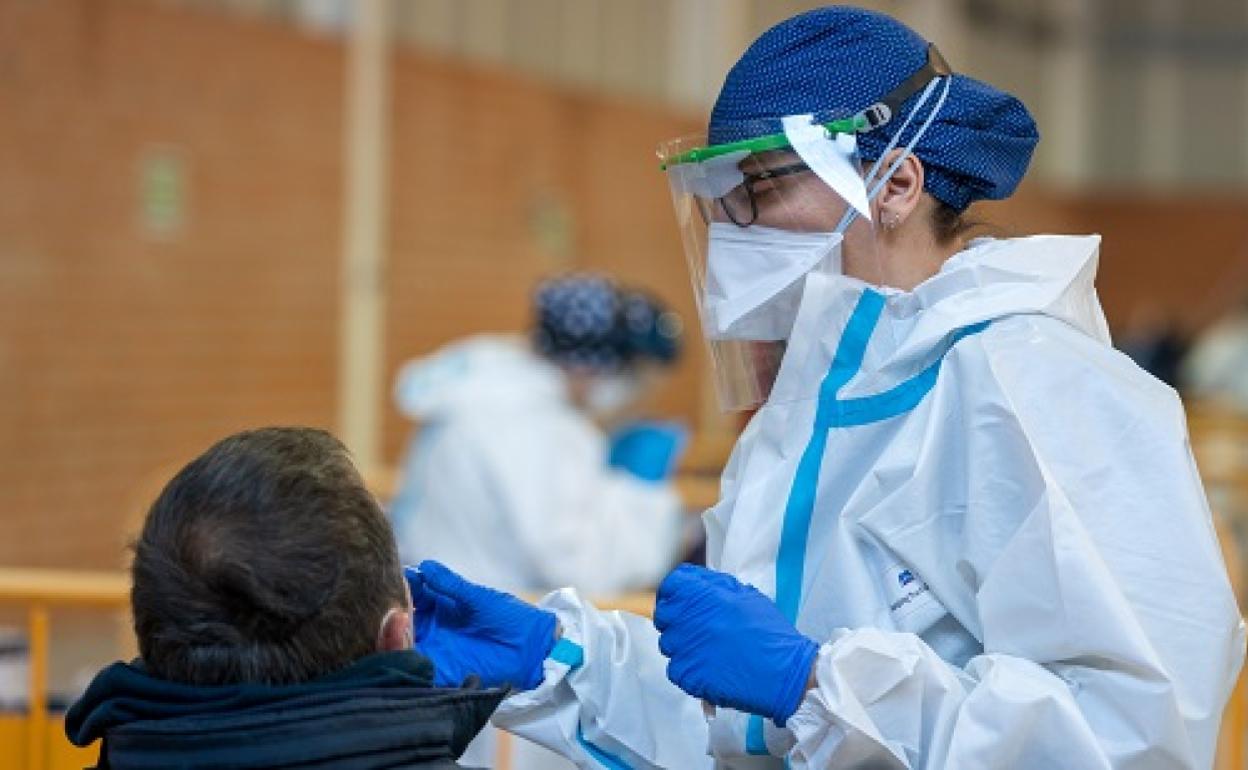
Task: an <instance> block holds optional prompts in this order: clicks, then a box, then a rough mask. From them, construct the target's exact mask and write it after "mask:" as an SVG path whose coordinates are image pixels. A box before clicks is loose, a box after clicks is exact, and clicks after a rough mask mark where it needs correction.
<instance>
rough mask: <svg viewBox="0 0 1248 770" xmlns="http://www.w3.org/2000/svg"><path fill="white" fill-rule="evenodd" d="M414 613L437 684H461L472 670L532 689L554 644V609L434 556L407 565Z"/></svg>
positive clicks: (488, 680)
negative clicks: (473, 578)
mask: <svg viewBox="0 0 1248 770" xmlns="http://www.w3.org/2000/svg"><path fill="white" fill-rule="evenodd" d="M404 574H405V575H406V577H407V584H408V586H409V587H410V588H411V589H412V603H413V604H414V605H415V607H416V614H415V617H414V619H413V621H412V625H413V627H414V630H415V634H416V649H417V650H419V651H420V652H421V653H423V654H424V655H426V656H427V657H429V658H430V659H431V660H432V661H433V666H434V684H435V685H436V686H438V687H458V686H460V685H461V684H463V681H464V680H465V679H466V678H468V677H469V676H470V675H476V676H477V677H479V678H480V679H481V684H482V685H483V686H485V687H505V686H511V687H515V688H517V689H520V690H531V689H533V688H534V687H537V686H538V685H539V684H541V682H542V661H543V660H545V658H546V656H547V655H548V654H550V650H551V648H552V647H554V646H555V628H556V626H557V622H556V619H555V615H554V613H551V612H547V611H546V610H541V609H538V608H537V607H534V606H533V605H531V604H529V603H528V602H524V601H521V600H520V599H517V598H516V597H514V596H512V595H511V594H505V593H502V592H501V591H495V590H494V589H492V588H486V587H485V586H481V585H477V584H476V583H470V582H468V581H467V580H464V579H463V578H462V577H460V576H459V575H457V574H455V573H454V572H452V571H451V570H449V569H447V568H446V567H444V566H442V565H441V564H439V563H438V562H436V561H424V562H421V564H420V569H419V570H415V569H412V568H411V567H407V568H406V569H405V570H404Z"/></svg>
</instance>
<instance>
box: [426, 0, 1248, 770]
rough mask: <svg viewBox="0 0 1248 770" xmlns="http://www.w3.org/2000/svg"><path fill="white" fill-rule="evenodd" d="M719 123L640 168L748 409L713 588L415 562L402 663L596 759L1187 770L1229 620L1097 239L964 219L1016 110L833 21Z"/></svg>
mask: <svg viewBox="0 0 1248 770" xmlns="http://www.w3.org/2000/svg"><path fill="white" fill-rule="evenodd" d="M708 133H709V136H707V137H704V138H702V139H699V140H697V141H694V142H675V143H671V144H667V145H665V146H664V149H663V151H662V153H661V154H662V163H663V165H664V167H665V169H666V173H667V177H668V179H669V181H670V183H671V187H672V191H673V195H674V198H675V201H676V214H677V219H678V221H679V223H680V226H681V229H682V231H683V233H684V237H685V247H686V251H687V252H688V255H689V258H690V262H691V265H692V268H693V278H694V283H695V286H696V288H697V291H698V296H699V301H700V304H701V310H702V314H703V323H704V326H705V330H706V332H707V335H708V336H709V337H710V338H711V340H712V345H713V347H714V348H715V349H716V351H717V356H716V360H717V362H718V363H719V366H720V369H719V372H718V373H719V375H720V379H721V383H722V384H723V389H722V392H723V394H724V395H725V396H727V398H728V399H729V401H730V403H735V404H737V405H745V404H748V403H751V402H754V401H758V402H760V403H761V408H760V409H759V411H758V413H757V414H756V415H755V417H754V418H753V419H752V421H751V422H750V424H749V426H748V427H747V428H746V430H745V432H744V434H743V435H742V436H741V438H740V440H739V442H738V444H737V447H736V450H735V453H734V456H733V457H732V459H731V461H730V464H729V467H728V469H727V470H726V472H725V475H724V480H723V494H722V499H721V501H720V502H719V503H718V504H717V505H716V506H715V507H713V508H712V509H711V510H709V511H707V513H706V515H705V524H706V529H707V537H708V557H709V563H710V566H711V569H703V568H697V567H689V566H685V567H680V568H677V569H676V570H675V571H674V572H673V573H671V575H669V576H668V577H667V578H666V579H665V581H664V582H663V584H662V585H661V586H660V588H659V591H658V600H657V604H656V607H655V616H654V621H653V624H652V623H651V621H650V620H648V619H646V618H641V617H635V616H630V615H625V614H618V613H610V612H602V611H600V610H598V609H596V608H594V607H593V606H591V605H590V604H588V603H587V602H586V601H585V600H584V599H583V598H582V597H581V596H580V595H578V594H577V593H576V592H575V591H571V590H562V591H558V592H555V593H553V594H551V595H549V596H548V597H546V599H544V600H543V601H542V602H541V604H540V607H539V608H534V607H532V606H530V605H528V604H525V603H524V602H521V601H519V600H517V599H514V598H512V597H510V596H507V595H505V594H502V593H499V592H496V591H493V590H491V589H489V588H486V587H483V586H479V585H475V584H471V583H468V582H466V581H464V580H462V579H460V578H459V577H458V576H457V575H455V574H454V573H452V572H450V571H449V570H447V569H446V568H445V567H443V566H442V565H440V564H437V563H425V564H422V565H421V567H420V570H419V571H418V572H415V571H414V572H412V573H411V577H410V582H411V585H412V587H413V589H414V591H415V601H416V605H417V607H416V609H417V621H416V632H417V646H418V647H419V648H420V649H421V650H422V651H424V652H425V653H426V654H428V655H429V656H430V657H431V658H432V659H433V661H434V664H435V667H437V668H438V669H439V670H440V671H443V672H444V675H445V676H448V677H451V678H462V677H466V676H467V675H468V674H474V673H475V674H477V675H479V676H480V677H481V678H482V680H483V681H484V682H485V683H487V684H500V683H508V684H511V685H512V686H514V687H516V688H517V690H518V691H517V692H516V693H515V694H513V695H511V696H510V697H509V698H508V699H507V700H506V701H505V702H504V704H503V706H502V707H501V708H500V710H499V712H498V713H497V715H496V717H495V720H494V721H495V723H496V724H498V725H499V726H502V727H504V728H506V729H509V730H513V731H515V732H517V733H519V734H521V735H526V736H529V737H531V738H533V739H534V740H537V741H539V742H542V743H544V744H545V745H547V746H550V747H552V748H553V749H555V750H556V751H558V752H560V753H562V754H564V755H566V756H568V757H570V758H572V759H573V760H574V761H576V762H577V763H578V764H579V765H580V766H581V767H585V768H602V767H606V768H622V767H629V768H668V769H670V770H690V769H693V768H710V767H718V768H783V767H793V768H866V767H870V768H948V769H950V770H955V769H956V770H968V769H970V768H1001V769H1004V768H1028V769H1029V770H1031V769H1034V768H1062V770H1082V769H1083V768H1088V769H1089V770H1091V769H1092V768H1097V769H1098V770H1099V769H1104V768H1115V769H1117V770H1125V769H1126V768H1149V769H1150V770H1153V769H1157V768H1209V767H1210V765H1211V763H1212V759H1213V755H1214V745H1215V742H1216V737H1217V734H1218V727H1219V721H1220V717H1221V712H1222V708H1223V705H1224V703H1225V701H1226V699H1227V697H1228V694H1229V692H1230V690H1231V687H1232V684H1233V682H1234V681H1235V677H1236V674H1237V672H1238V671H1239V668H1240V665H1241V661H1242V656H1243V651H1244V628H1243V625H1242V622H1241V619H1240V616H1239V612H1238V610H1237V608H1236V604H1235V599H1234V597H1233V596H1232V593H1231V589H1230V585H1229V582H1228V580H1227V575H1226V570H1225V567H1224V565H1223V563H1222V559H1221V556H1220V553H1219V548H1218V544H1217V541H1216V539H1215V536H1214V531H1213V526H1212V523H1211V520H1210V513H1209V509H1208V506H1207V504H1206V502H1205V498H1204V495H1203V492H1202V489H1201V483H1200V479H1199V478H1198V476H1197V472H1196V468H1195V466H1194V464H1193V462H1192V458H1191V455H1190V453H1189V450H1188V446H1187V441H1186V429H1185V424H1184V415H1183V410H1182V407H1181V405H1180V403H1179V401H1178V399H1177V398H1176V396H1175V394H1174V392H1173V391H1172V390H1170V389H1169V388H1168V387H1166V386H1164V385H1162V384H1161V383H1160V382H1158V381H1156V380H1154V379H1153V378H1151V377H1150V376H1148V375H1146V374H1145V373H1144V372H1142V371H1141V370H1140V369H1138V368H1137V367H1136V366H1135V365H1134V364H1133V363H1131V361H1130V360H1129V359H1128V358H1126V357H1125V356H1124V355H1122V354H1120V353H1118V352H1116V351H1115V350H1114V349H1113V348H1111V347H1110V345H1109V339H1108V335H1107V332H1106V324H1105V321H1104V317H1103V315H1102V312H1101V308H1100V305H1099V303H1098V301H1097V297H1096V292H1095V289H1094V288H1093V279H1094V277H1095V274H1096V267H1097V252H1098V245H1099V241H1098V239H1097V238H1096V237H1065V236H1039V237H1031V238H1021V239H1009V240H987V239H982V240H970V241H967V240H966V235H965V231H964V228H963V226H962V220H961V214H962V212H963V211H964V210H965V209H966V207H967V206H968V205H969V204H970V203H972V202H973V201H975V200H979V199H985V198H1003V197H1006V196H1008V195H1009V194H1010V193H1011V192H1012V191H1013V190H1014V188H1015V186H1016V185H1017V183H1018V182H1019V181H1020V179H1021V178H1022V176H1023V174H1024V171H1025V170H1026V167H1027V165H1028V162H1029V160H1030V157H1031V153H1032V149H1033V147H1034V145H1035V143H1036V141H1037V138H1038V137H1037V131H1036V128H1035V125H1034V124H1033V121H1032V119H1031V117H1030V116H1029V114H1028V112H1027V110H1026V109H1025V108H1024V107H1023V105H1022V104H1021V103H1019V102H1018V101H1017V100H1016V99H1014V98H1013V97H1011V96H1009V95H1007V94H1004V93H1002V92H1000V91H998V90H996V89H994V88H992V87H991V86H988V85H985V84H983V83H980V82H978V81H975V80H972V79H970V78H968V77H965V76H962V75H959V74H955V73H952V72H951V71H950V69H949V67H948V65H946V63H945V62H944V61H943V60H942V58H941V56H940V54H939V53H938V52H937V51H936V49H935V48H934V47H932V46H929V44H928V43H927V42H926V41H924V40H923V39H921V38H920V37H919V36H918V35H917V34H915V33H914V32H912V31H911V30H909V29H907V28H906V27H904V26H903V25H901V24H900V23H898V22H896V21H895V20H893V19H891V18H889V17H887V16H883V15H880V14H877V13H872V12H868V11H864V10H859V9H855V8H850V7H843V6H836V7H829V8H824V9H821V10H816V11H811V12H808V13H805V14H802V15H799V16H796V17H794V18H792V19H789V20H787V21H785V22H782V23H781V24H779V25H778V26H776V27H774V28H772V29H771V30H770V31H768V32H766V33H765V34H764V35H763V36H762V37H761V38H759V39H758V40H757V41H756V42H755V43H754V44H753V45H752V46H751V47H750V48H749V50H748V51H746V53H745V54H744V56H743V57H742V59H741V60H740V61H739V62H738V63H737V65H736V66H735V67H734V68H733V69H732V71H731V72H730V73H729V74H728V77H727V80H726V82H725V84H724V86H723V89H722V91H721V93H720V96H719V99H718V101H717V102H716V104H715V107H714V110H713V112H712V114H711V119H710V124H709V132H708ZM860 159H861V161H862V162H861V165H860ZM774 364H778V366H776V365H774Z"/></svg>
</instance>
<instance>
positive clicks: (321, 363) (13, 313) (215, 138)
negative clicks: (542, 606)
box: [0, 0, 1248, 567]
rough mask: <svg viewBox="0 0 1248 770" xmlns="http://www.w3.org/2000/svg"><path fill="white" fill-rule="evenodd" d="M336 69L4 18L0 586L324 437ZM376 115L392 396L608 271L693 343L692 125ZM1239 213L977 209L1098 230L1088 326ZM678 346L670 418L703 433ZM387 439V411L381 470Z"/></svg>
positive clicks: (174, 26)
mask: <svg viewBox="0 0 1248 770" xmlns="http://www.w3.org/2000/svg"><path fill="white" fill-rule="evenodd" d="M342 67H343V50H342V46H341V43H340V41H333V40H323V39H314V38H309V37H306V36H302V35H301V34H300V33H298V32H297V31H296V30H292V29H288V28H285V27H282V26H279V25H268V24H261V23H253V22H247V21H237V22H236V21H232V20H230V19H227V18H221V17H219V16H216V15H214V14H206V13H197V12H195V11H193V10H186V9H177V8H165V7H163V6H162V7H155V6H152V5H148V4H146V3H143V2H140V1H139V0H57V2H35V1H34V0H0V564H24V565H82V566H90V567H109V566H114V565H116V564H118V563H119V562H120V561H121V559H122V553H121V548H120V545H121V540H122V537H121V534H120V533H121V532H122V530H123V525H124V523H125V522H126V521H133V520H136V519H137V518H138V517H139V516H140V515H141V512H142V509H143V506H144V504H145V503H146V502H147V501H148V500H150V496H151V494H152V493H153V491H154V489H155V487H156V486H158V484H159V483H160V482H161V481H163V479H164V478H165V477H167V475H168V473H169V470H170V469H171V468H172V467H175V466H176V465H178V464H180V463H182V462H185V461H186V460H187V459H188V458H189V457H191V456H192V455H194V454H195V453H197V452H198V451H200V450H201V449H202V448H203V447H205V446H206V445H207V444H208V443H210V442H211V441H213V440H215V439H217V438H219V437H221V436H222V435H224V434H226V433H228V432H230V431H233V430H236V429H238V428H241V427H244V426H249V425H258V424H274V423H301V424H313V425H324V426H329V425H330V424H331V422H332V420H333V419H334V414H335V408H334V404H335V392H334V389H335V383H336V371H335V356H336V333H337V326H336V317H337V312H338V307H337V302H338V285H337V281H338V269H339V267H338V260H339V251H340V236H341V233H340V225H341V222H340V209H341V193H342V173H341V172H342V168H341V155H342V141H343V137H342V127H341V121H342V116H341V109H342V96H343V94H342V81H343V71H342ZM393 101H394V105H393V113H392V123H391V126H390V129H391V137H392V144H393V147H392V159H391V160H392V163H391V185H392V199H391V214H390V217H391V222H390V227H389V246H390V258H391V263H390V267H389V274H388V276H387V282H386V287H387V300H388V305H387V316H386V320H387V351H388V352H387V375H388V377H390V376H393V373H394V372H395V370H396V369H397V367H398V366H399V365H400V364H401V363H402V361H404V360H405V359H406V358H408V357H410V356H413V355H418V354H421V353H424V352H428V351H429V350H431V349H433V348H434V347H435V346H437V345H440V344H442V343H444V342H446V341H448V340H451V339H454V338H456V337H459V336H461V335H463V334H465V333H469V332H473V331H485V330H499V329H509V328H518V327H521V326H522V325H523V324H524V322H525V318H526V315H527V307H528V305H527V299H528V291H529V287H530V286H531V284H532V282H533V280H535V279H536V278H537V277H538V276H540V275H543V274H545V273H548V272H551V271H554V270H560V269H565V268H571V267H596V268H604V269H610V270H613V271H615V272H617V273H619V274H620V275H621V276H622V277H624V278H626V279H629V280H633V281H638V282H643V283H646V284H648V285H650V286H652V287H653V288H654V289H656V290H657V291H658V292H659V293H660V294H661V295H663V296H664V297H666V298H667V299H668V300H669V301H671V302H672V303H673V304H674V305H676V306H677V307H678V308H679V309H680V310H681V311H682V312H683V313H684V314H685V317H686V320H687V321H692V303H691V300H690V296H689V291H688V283H687V278H686V274H685V270H684V266H683V262H682V257H681V255H680V247H679V243H678V240H677V233H676V232H675V228H674V227H673V221H672V215H671V211H670V203H669V201H668V197H667V192H666V188H665V185H664V182H663V180H662V178H661V176H660V174H659V173H658V171H657V167H656V165H655V161H654V156H653V148H654V145H655V143H656V142H657V140H660V139H663V138H667V137H671V136H675V135H679V134H682V133H688V132H690V131H692V130H693V129H694V128H695V127H696V121H693V120H690V119H688V118H687V117H685V116H681V115H675V114H672V113H670V112H669V111H666V110H664V109H661V108H658V107H655V106H652V105H646V104H641V103H626V102H621V101H609V100H605V99H603V98H600V97H597V96H595V95H592V94H589V93H582V92H576V91H570V90H566V89H561V88H556V87H553V86H550V85H547V84H543V83H540V82H537V81H534V80H528V79H525V78H522V77H517V76H515V75H514V74H513V73H509V72H504V71H491V70H485V69H473V68H469V67H466V66H464V65H462V64H457V63H450V62H445V61H438V60H433V59H429V58H422V57H420V56H417V55H415V54H412V53H408V52H402V53H398V54H396V57H395V61H394V82H393ZM153 152H155V153H157V154H158V155H160V156H161V157H164V156H169V157H173V158H175V159H176V160H177V162H178V164H180V168H182V169H183V180H184V189H183V193H182V195H181V196H180V197H181V199H182V200H183V204H184V206H183V209H184V212H185V219H184V222H183V224H182V226H181V229H180V230H178V231H177V232H175V233H173V234H169V235H154V234H151V233H149V232H146V231H145V229H144V227H143V226H142V224H141V220H140V217H139V211H140V202H141V201H142V200H143V198H142V196H141V195H140V193H139V190H140V168H141V167H142V163H143V161H144V159H145V158H148V157H151V155H152V153H153ZM1243 211H1244V201H1243V200H1227V199H1225V198H1216V199H1214V198H1211V199H1206V200H1196V201H1192V200H1189V201H1185V202H1179V203H1176V202H1171V201H1162V200H1143V199H1139V198H1136V197H1133V196H1130V195H1118V196H1112V197H1108V198H1106V197H1087V198H1080V199H1072V198H1069V197H1060V196H1054V195H1046V194H1044V193H1042V192H1038V191H1029V192H1025V193H1024V194H1023V195H1022V196H1020V197H1019V199H1018V200H1017V201H1012V202H1010V203H1008V204H1004V205H994V206H992V207H988V208H987V209H986V212H985V213H986V214H987V216H988V217H989V218H991V219H994V220H997V221H999V222H1001V223H1002V224H1005V225H1007V226H1012V227H1013V228H1014V229H1016V230H1019V231H1036V230H1044V229H1052V230H1064V231H1076V232H1079V231H1082V232H1090V231H1100V232H1102V233H1104V234H1105V235H1106V246H1105V260H1104V280H1103V281H1102V287H1103V288H1102V291H1103V297H1104V299H1105V302H1106V304H1107V307H1108V310H1109V314H1110V316H1111V320H1117V319H1122V318H1123V317H1124V316H1125V314H1126V313H1127V312H1128V311H1129V308H1131V307H1132V306H1133V305H1134V304H1135V303H1136V302H1138V301H1139V300H1140V298H1142V297H1146V296H1152V295H1157V294H1160V295H1162V296H1163V297H1164V301H1165V302H1167V303H1169V304H1170V306H1172V307H1173V308H1174V309H1175V311H1176V312H1179V313H1183V314H1185V317H1186V318H1189V319H1191V320H1190V322H1191V323H1198V322H1199V321H1200V320H1202V317H1203V316H1202V314H1203V315H1208V312H1209V310H1208V309H1209V308H1210V307H1213V306H1215V305H1216V304H1217V303H1218V302H1225V301H1229V300H1227V299H1225V297H1226V296H1229V295H1230V294H1232V293H1233V292H1232V291H1231V288H1233V287H1234V285H1235V284H1234V282H1233V281H1231V280H1229V279H1228V276H1233V275H1234V273H1233V265H1234V263H1235V262H1236V260H1240V261H1242V260H1243V255H1244V244H1245V243H1248V223H1246V222H1245V218H1244V217H1243V216H1242V212H1243ZM690 352H691V355H690V356H689V357H688V358H687V360H686V362H685V363H684V364H683V365H682V367H681V369H680V370H679V371H678V372H677V374H676V378H675V381H674V383H673V387H671V388H670V389H669V390H668V391H667V392H666V393H665V395H664V399H663V402H662V407H663V409H664V410H665V411H667V412H669V413H673V414H684V415H689V416H693V415H696V414H697V410H698V397H699V382H700V379H699V376H698V372H699V371H700V370H701V369H702V356H701V350H700V347H699V344H698V342H697V340H696V337H694V338H693V339H692V341H691V345H690ZM387 384H388V383H387ZM388 401H389V399H388V396H387V397H386V402H387V403H388ZM408 429H409V426H407V425H406V424H405V423H404V422H403V420H402V419H401V418H400V417H399V416H398V415H397V414H396V413H395V411H394V410H393V408H392V407H387V413H386V423H385V448H386V454H387V457H389V458H391V459H393V458H394V457H396V456H397V453H398V452H399V450H400V447H401V445H402V441H403V438H404V436H405V435H406V433H407V431H408Z"/></svg>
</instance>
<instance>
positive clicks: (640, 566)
mask: <svg viewBox="0 0 1248 770" xmlns="http://www.w3.org/2000/svg"><path fill="white" fill-rule="evenodd" d="M395 398H396V400H397V402H398V405H399V408H400V410H402V412H403V413H404V414H406V415H407V416H408V417H410V418H412V419H414V420H417V421H419V422H420V426H421V427H420V430H419V432H418V433H417V435H416V437H415V439H414V441H413V443H412V446H411V448H410V449H409V451H408V454H407V458H406V460H405V462H404V468H403V485H402V490H401V491H400V493H399V495H398V496H397V497H396V499H395V501H394V504H393V506H392V509H393V510H392V516H393V519H394V522H395V530H396V534H397V536H398V539H399V551H400V553H401V554H402V556H403V559H404V560H405V561H407V562H408V563H410V564H416V563H419V562H420V561H421V560H423V559H437V560H438V561H441V562H443V563H444V564H446V565H447V566H449V567H451V568H452V569H454V570H456V571H458V572H460V573H461V574H463V575H464V576H465V577H468V578H469V579H471V580H475V581H477V582H480V583H484V584H486V585H490V586H494V587H497V588H501V589H503V590H507V591H512V592H525V591H547V590H550V589H551V588H556V587H559V586H575V587H577V588H579V589H581V590H582V591H585V592H586V593H588V594H594V595H600V596H601V595H612V594H616V593H620V592H623V591H627V590H630V589H638V588H644V587H649V586H653V585H655V584H656V583H657V582H658V581H659V580H660V579H662V577H663V575H664V573H665V572H666V571H667V570H668V569H669V568H670V567H671V566H672V563H673V561H674V560H675V559H676V558H677V556H678V554H677V553H676V551H677V549H678V547H679V545H680V535H681V519H682V516H681V504H680V499H679V497H678V496H677V495H676V493H675V491H674V490H673V489H672V488H671V486H670V485H669V484H665V483H653V482H647V481H642V480H639V479H637V478H636V477H634V476H632V475H631V474H628V473H626V472H624V471H620V470H615V469H612V468H610V467H608V465H607V451H608V447H607V440H606V437H605V436H604V435H603V433H602V431H601V430H600V429H599V428H598V427H597V426H596V425H595V424H594V422H593V421H592V420H591V419H590V418H589V417H587V416H586V415H585V414H584V413H582V412H581V411H580V410H579V409H577V408H576V407H575V406H573V404H572V403H571V402H570V401H569V400H568V394H567V384H566V379H565V377H564V375H563V373H562V372H561V371H560V370H559V368H558V367H556V366H554V365H553V364H551V363H549V362H547V361H545V360H544V359H542V358H541V357H540V356H538V355H537V354H535V353H534V352H532V350H531V349H530V348H529V346H528V345H527V344H526V342H525V341H524V340H523V339H522V338H519V337H508V336H481V337H474V338H471V339H468V340H465V341H462V342H458V343H454V344H452V345H449V346H448V347H446V348H443V349H442V350H440V351H438V352H437V353H435V354H434V355H432V356H430V357H429V358H427V359H422V360H418V361H415V362H413V363H410V364H408V365H407V366H406V367H404V368H403V370H402V371H401V372H400V373H399V377H398V380H397V382H396V385H395Z"/></svg>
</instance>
